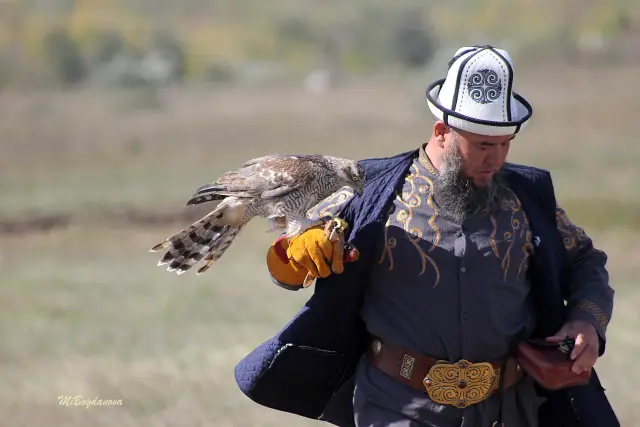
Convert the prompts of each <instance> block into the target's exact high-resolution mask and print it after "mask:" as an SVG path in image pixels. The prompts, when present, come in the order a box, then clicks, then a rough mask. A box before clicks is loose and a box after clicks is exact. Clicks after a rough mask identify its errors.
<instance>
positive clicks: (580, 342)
mask: <svg viewBox="0 0 640 427" xmlns="http://www.w3.org/2000/svg"><path fill="white" fill-rule="evenodd" d="M567 336H568V337H571V338H573V339H574V340H575V346H574V348H573V351H572V352H571V360H575V362H574V364H573V366H572V367H571V369H572V370H573V372H575V373H576V374H579V373H580V372H583V371H589V370H591V368H593V365H595V364H596V361H597V360H598V354H599V347H600V340H599V338H598V333H597V332H596V328H594V327H593V325H592V324H591V323H589V322H587V321H585V320H579V319H577V320H571V321H569V322H567V323H565V324H564V326H563V327H562V328H560V330H559V331H558V332H556V334H555V335H553V336H551V337H547V341H548V342H557V343H559V342H562V341H563V340H564V339H565V338H566V337H567Z"/></svg>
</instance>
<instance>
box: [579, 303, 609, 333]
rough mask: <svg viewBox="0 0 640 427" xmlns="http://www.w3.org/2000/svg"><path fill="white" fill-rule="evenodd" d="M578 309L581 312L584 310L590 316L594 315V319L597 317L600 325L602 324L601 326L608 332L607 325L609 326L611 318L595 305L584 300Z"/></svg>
mask: <svg viewBox="0 0 640 427" xmlns="http://www.w3.org/2000/svg"><path fill="white" fill-rule="evenodd" d="M576 308H578V309H580V310H584V311H586V312H587V313H589V314H590V315H592V316H593V317H595V318H596V320H597V321H598V323H599V324H600V326H602V329H603V330H605V331H606V330H607V325H608V324H609V317H608V316H607V315H606V314H605V312H604V311H602V309H601V308H600V307H598V306H597V305H596V304H595V303H593V302H591V301H587V300H582V301H580V303H579V304H578V305H577V306H576Z"/></svg>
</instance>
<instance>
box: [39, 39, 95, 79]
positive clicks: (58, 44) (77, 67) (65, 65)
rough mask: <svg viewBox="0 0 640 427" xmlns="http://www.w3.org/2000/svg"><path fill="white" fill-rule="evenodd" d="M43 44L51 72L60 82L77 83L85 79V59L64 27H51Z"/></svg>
mask: <svg viewBox="0 0 640 427" xmlns="http://www.w3.org/2000/svg"><path fill="white" fill-rule="evenodd" d="M43 45H44V51H45V52H46V55H47V59H48V61H49V64H50V66H51V68H52V70H53V73H54V75H55V76H56V77H57V79H58V80H59V82H60V83H63V84H65V85H67V84H77V83H81V82H83V81H84V80H85V78H86V77H87V67H86V64H85V60H84V58H83V57H82V54H81V53H80V51H79V50H78V47H77V46H76V43H75V42H74V41H73V39H72V38H71V37H70V36H69V32H68V31H67V30H66V29H64V28H56V29H53V30H52V31H51V32H50V33H49V34H48V35H47V36H46V37H45V39H44V43H43Z"/></svg>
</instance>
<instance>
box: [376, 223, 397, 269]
mask: <svg viewBox="0 0 640 427" xmlns="http://www.w3.org/2000/svg"><path fill="white" fill-rule="evenodd" d="M390 223H391V218H389V219H387V222H386V223H385V225H384V242H385V245H384V246H385V248H384V251H383V252H382V256H381V257H380V259H379V260H378V264H382V262H383V261H384V259H385V258H386V257H387V255H388V256H389V268H388V269H387V271H391V270H393V248H395V247H396V238H395V237H389V224H390Z"/></svg>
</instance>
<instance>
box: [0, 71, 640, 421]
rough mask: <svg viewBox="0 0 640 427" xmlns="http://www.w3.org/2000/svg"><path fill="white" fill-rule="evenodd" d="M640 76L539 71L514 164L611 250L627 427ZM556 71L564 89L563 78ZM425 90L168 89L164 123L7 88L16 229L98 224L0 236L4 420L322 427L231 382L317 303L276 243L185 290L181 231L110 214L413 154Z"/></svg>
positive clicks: (2, 111) (244, 241) (190, 279)
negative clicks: (37, 217) (251, 162)
mask: <svg viewBox="0 0 640 427" xmlns="http://www.w3.org/2000/svg"><path fill="white" fill-rule="evenodd" d="M639 71H640V70H638V69H616V70H599V71H597V72H589V71H586V70H581V71H577V70H569V69H560V70H548V69H546V70H545V69H540V70H536V71H532V72H529V73H528V74H527V75H525V76H522V77H521V78H522V82H521V84H519V85H518V86H519V90H520V92H522V93H523V94H524V95H526V96H528V97H529V98H530V99H531V101H532V102H533V103H534V106H535V107H536V116H535V121H534V122H533V123H532V124H531V126H530V127H529V128H528V129H527V130H526V132H524V133H523V134H522V135H521V136H520V137H519V138H518V139H517V141H516V142H515V143H514V145H513V151H512V154H513V157H512V159H513V160H515V161H526V162H530V163H534V164H537V165H541V166H544V167H548V168H550V169H551V170H552V172H553V173H554V177H555V181H556V185H557V189H558V197H559V199H560V202H561V203H562V204H563V205H564V206H565V207H567V210H568V213H569V215H570V216H571V217H572V218H573V219H575V220H576V221H577V222H579V223H580V224H584V225H585V226H586V227H587V231H588V232H589V233H590V234H591V235H592V236H593V237H594V238H595V239H596V244H597V245H598V246H600V247H602V248H603V249H605V250H606V251H607V252H608V253H609V254H610V257H611V261H610V269H611V275H612V282H613V284H614V286H615V288H616V289H617V300H616V310H615V313H614V319H613V321H612V324H611V326H610V330H609V347H608V353H607V354H606V355H605V357H604V358H602V359H601V360H600V361H599V362H598V363H599V366H600V368H599V370H600V372H601V376H602V378H603V381H604V384H605V387H606V388H607V389H608V393H609V396H610V398H611V400H612V402H613V404H614V405H615V408H616V410H617V411H618V413H619V415H620V417H621V420H622V421H623V425H625V426H632V425H640V423H639V422H637V421H635V420H636V419H639V418H640V412H638V411H639V409H638V408H639V406H638V403H640V393H639V392H638V391H637V387H636V384H637V380H638V379H639V378H640V368H638V367H637V364H636V361H635V356H636V355H637V354H640V344H638V341H637V339H636V336H637V330H638V329H639V328H640V315H639V314H638V310H637V305H638V301H640V292H639V291H638V289H637V287H635V286H633V284H635V283H634V281H635V280H636V279H637V277H638V273H639V272H640V271H639V270H638V267H637V261H638V260H640V245H639V244H638V237H640V231H639V230H638V225H637V224H638V222H640V221H638V208H637V207H638V206H640V192H639V191H638V190H637V188H636V187H635V185H634V184H635V182H637V181H638V179H640V170H639V169H638V167H637V164H638V161H639V160H640V148H639V145H638V144H636V142H635V139H636V135H635V126H634V119H635V112H636V111H638V110H639V109H640V101H639V100H638V98H637V93H638V90H639V89H640V86H638V80H637V74H638V72H639ZM551 72H554V73H557V74H554V76H556V77H557V76H559V79H558V80H554V81H553V82H551V81H550V80H549V76H550V73H551ZM424 84H425V79H424V76H421V78H420V79H405V80H403V81H395V82H389V81H377V82H376V81H364V82H355V83H354V84H353V85H352V86H350V87H348V88H345V89H343V90H341V91H338V92H336V93H333V94H327V95H324V96H308V95H306V94H304V93H303V92H302V91H299V90H298V89H292V88H263V89H251V90H249V89H225V90H216V91H213V90H211V89H207V88H192V89H182V90H178V89H174V90H169V91H166V92H164V93H161V94H160V100H159V106H160V107H159V108H156V105H155V101H154V102H151V101H149V104H145V102H147V101H148V100H146V98H145V96H149V95H148V94H147V95H143V98H140V96H141V95H140V94H134V93H98V92H91V91H83V92H80V93H48V94H43V93H31V94H29V93H11V92H7V93H4V94H3V95H2V97H1V98H0V141H2V142H1V143H0V144H1V145H0V189H1V191H2V199H3V203H2V205H1V206H0V216H2V217H4V218H14V217H17V216H19V215H21V214H24V213H28V212H34V211H40V212H45V213H46V212H54V211H56V212H70V213H74V214H82V216H83V218H84V220H83V222H82V223H80V224H73V225H72V226H71V227H68V228H64V229H54V230H53V231H50V232H47V233H33V234H20V235H13V236H1V237H0V239H1V240H0V242H1V243H0V251H1V252H0V271H1V272H2V273H1V274H2V282H3V286H2V287H0V320H1V321H0V327H1V328H2V336H3V341H2V342H3V343H2V345H1V346H0V361H1V362H2V363H1V364H0V378H2V381H1V382H0V425H2V426H5V425H6V426H12V427H19V426H29V427H35V426H45V425H46V426H54V425H55V426H58V425H59V426H69V427H80V426H83V427H84V426H89V425H91V426H109V427H111V426H115V425H118V426H127V425H131V426H142V425H144V426H148V427H169V426H174V425H175V426H178V425H179V426H191V425H193V426H234V427H238V426H276V425H292V426H293V425H296V426H305V425H309V426H310V425H315V424H317V423H314V422H312V421H306V420H302V419H299V418H296V417H292V416H289V415H286V414H281V413H276V412H274V411H270V410H266V409H264V408H261V407H258V406H257V405H255V404H252V403H251V402H250V401H248V400H247V399H246V398H245V397H244V396H243V395H242V394H241V393H240V392H239V390H238V389H237V387H236V386H235V382H234V379H233V366H234V365H235V363H236V362H237V361H238V360H239V359H240V358H241V357H243V356H244V354H246V352H247V351H249V350H251V349H252V348H253V347H255V346H256V345H258V344H259V343H260V342H262V341H263V340H264V339H266V338H268V337H269V336H270V335H271V334H273V333H275V332H276V331H277V330H278V328H279V327H281V326H282V325H283V324H284V323H285V322H286V321H287V320H288V319H289V318H290V316H291V315H292V314H293V313H294V312H295V311H296V310H297V308H298V307H299V306H300V305H301V304H302V303H303V301H304V300H305V297H306V294H304V293H302V292H299V293H288V292H286V291H283V290H281V289H279V288H277V287H275V286H274V285H272V284H271V283H270V282H269V280H268V278H267V273H266V268H265V265H264V252H265V249H266V245H267V244H268V243H269V242H270V241H271V239H272V238H273V235H270V234H266V233H264V232H263V230H264V229H265V228H266V225H265V223H264V222H262V223H256V224H253V225H252V227H250V229H248V230H247V231H246V232H245V233H243V235H242V236H241V237H240V238H239V240H238V241H237V243H236V245H235V246H234V247H232V248H231V249H230V251H229V252H228V253H227V254H226V255H225V257H224V258H223V260H224V261H223V262H220V263H219V264H218V265H216V266H215V267H214V268H213V269H212V270H211V271H210V272H208V273H207V274H205V275H204V276H201V277H195V276H193V275H186V276H181V277H177V276H174V275H169V274H167V273H166V272H165V271H164V270H163V269H159V268H156V267H155V263H156V262H157V256H155V255H152V254H148V253H147V252H146V251H147V249H148V247H150V246H151V245H152V244H154V243H156V242H157V241H159V239H161V238H163V237H165V236H166V235H168V234H169V233H171V232H173V231H175V229H176V227H178V226H177V225H175V224H174V225H171V226H169V225H165V226H159V225H156V226H148V227H140V228H133V227H131V226H127V225H126V224H114V223H110V222H108V221H107V220H105V218H104V217H103V216H98V215H97V212H100V211H102V210H104V209H119V208H125V207H136V208H138V209H142V210H146V211H149V212H160V211H162V210H163V209H171V210H175V209H177V208H178V207H179V206H181V205H182V204H183V202H184V200H185V198H186V197H187V196H188V195H189V194H191V191H192V190H193V189H194V188H195V187H197V186H198V185H200V184H201V183H203V182H206V181H208V180H210V179H212V178H213V177H215V176H216V175H217V174H219V173H220V172H223V171H224V170H226V169H228V168H230V167H231V166H232V165H234V164H237V163H238V162H240V161H242V160H244V159H246V158H248V157H255V156H259V155H262V154H264V153H270V152H276V151H289V152H291V151H296V152H309V151H320V152H325V153H339V154H342V155H346V156H352V157H357V158H362V157H375V156H384V155H389V154H392V153H395V152H398V151H402V150H408V149H411V148H414V147H415V146H417V145H418V144H419V143H420V142H421V141H422V140H423V139H424V136H425V132H427V131H428V129H429V120H428V117H429V116H428V114H427V109H426V107H425V106H424V104H423V103H422V92H423V87H424ZM603 85H606V86H607V91H603V90H602V87H603ZM132 100H133V101H135V103H134V104H133V106H132ZM152 101H153V100H152ZM141 103H142V104H141ZM145 105H148V106H150V107H152V108H149V109H142V108H140V106H145ZM94 213H96V216H95V218H96V219H95V221H93V222H92V220H91V219H92V215H94ZM78 394H81V395H83V396H85V398H90V399H92V398H94V397H96V396H98V397H100V398H103V399H122V400H123V406H121V407H92V408H89V409H85V408H77V407H61V406H59V405H58V402H57V398H58V396H59V395H78Z"/></svg>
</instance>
